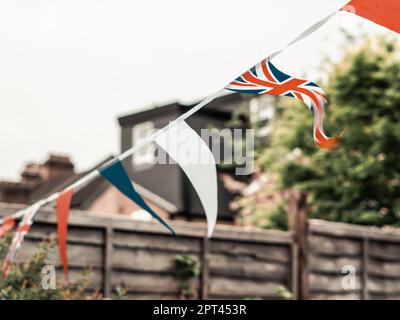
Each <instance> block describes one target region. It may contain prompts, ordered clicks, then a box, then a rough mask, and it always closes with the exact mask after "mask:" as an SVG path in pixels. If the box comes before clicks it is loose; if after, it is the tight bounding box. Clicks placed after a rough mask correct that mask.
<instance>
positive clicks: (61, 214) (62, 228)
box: [57, 189, 73, 281]
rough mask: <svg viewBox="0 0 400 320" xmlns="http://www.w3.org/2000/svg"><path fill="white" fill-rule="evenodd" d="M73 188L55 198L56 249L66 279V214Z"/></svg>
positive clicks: (67, 213)
mask: <svg viewBox="0 0 400 320" xmlns="http://www.w3.org/2000/svg"><path fill="white" fill-rule="evenodd" d="M72 192H73V190H72V189H70V190H67V191H64V192H62V193H61V194H60V195H59V197H58V199H57V231H58V249H59V252H60V259H61V264H62V266H63V270H64V276H65V279H66V280H67V281H68V258H67V232H68V216H69V208H70V206H71V198H72Z"/></svg>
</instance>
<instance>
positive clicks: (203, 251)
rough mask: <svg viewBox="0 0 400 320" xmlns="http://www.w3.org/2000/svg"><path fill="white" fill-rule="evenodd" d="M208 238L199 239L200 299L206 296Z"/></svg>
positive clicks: (204, 298)
mask: <svg viewBox="0 0 400 320" xmlns="http://www.w3.org/2000/svg"><path fill="white" fill-rule="evenodd" d="M208 241H209V240H208V238H207V237H204V238H202V239H201V275H200V299H201V300H206V299H207V298H208V276H209V274H208V259H207V256H208V250H209V248H208V247H209V242H208Z"/></svg>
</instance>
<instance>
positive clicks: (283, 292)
mask: <svg viewBox="0 0 400 320" xmlns="http://www.w3.org/2000/svg"><path fill="white" fill-rule="evenodd" d="M275 294H276V296H277V297H278V298H279V299H281V300H292V299H293V294H292V293H291V292H290V291H289V290H288V289H286V288H285V287H281V286H279V287H278V288H277V289H276V290H275Z"/></svg>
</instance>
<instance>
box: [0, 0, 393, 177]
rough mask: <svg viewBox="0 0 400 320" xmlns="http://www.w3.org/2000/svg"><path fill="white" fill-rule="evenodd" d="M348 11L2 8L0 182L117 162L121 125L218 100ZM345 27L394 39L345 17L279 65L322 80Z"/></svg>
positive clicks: (18, 4)
mask: <svg viewBox="0 0 400 320" xmlns="http://www.w3.org/2000/svg"><path fill="white" fill-rule="evenodd" d="M346 2H348V1H347V0H329V1H321V0H301V1H300V0H246V1H243V0H241V1H239V0H202V1H192V0H168V1H165V0H145V1H131V0H83V1H82V0H80V1H77V0H70V1H61V0H37V1H32V0H14V1H2V2H0V106H1V107H0V110H1V116H0V150H1V153H2V156H1V160H0V178H11V179H13V178H16V177H17V175H18V174H19V172H20V170H21V169H22V167H23V165H24V163H26V162H27V161H32V160H33V161H43V160H44V159H45V158H46V157H47V155H48V153H49V152H51V151H53V152H59V153H64V154H69V155H71V156H72V158H73V160H74V161H75V163H76V164H77V165H78V166H77V167H78V169H79V170H82V169H85V168H87V167H89V166H91V165H93V164H95V163H96V162H97V161H99V160H102V159H103V158H104V157H105V156H106V155H108V154H110V153H117V152H119V129H118V125H117V121H116V116H117V115H121V114H125V113H129V112H131V111H133V110H135V108H143V107H149V106H152V105H155V104H164V103H166V102H170V101H173V100H181V101H184V102H185V101H192V100H194V99H198V98H201V97H204V96H206V95H208V94H211V93H214V92H215V91H217V90H218V89H220V88H221V87H223V86H224V85H225V84H227V83H228V82H229V81H231V80H232V79H234V78H236V77H237V76H238V75H239V74H241V73H242V72H243V71H245V70H246V69H247V68H249V67H251V66H252V65H254V64H255V63H257V62H258V61H259V60H261V59H263V58H265V57H266V56H268V54H270V53H272V52H273V51H274V50H276V49H279V48H280V47H282V46H283V45H285V44H287V43H288V42H290V41H291V40H292V39H294V38H295V37H296V36H297V35H298V34H299V33H300V32H302V31H304V30H305V29H306V28H307V27H309V26H310V25H311V24H313V23H314V22H316V21H318V20H319V19H321V18H323V17H325V16H326V15H328V14H329V13H331V12H332V11H333V10H335V9H337V8H340V7H341V6H342V5H344V4H345V3H346ZM340 27H344V28H345V29H346V30H348V31H350V32H352V33H354V34H356V35H361V34H362V33H371V34H372V33H374V32H378V31H379V32H389V31H385V30H384V29H383V28H381V27H379V26H377V25H375V24H373V23H371V22H369V21H366V20H363V19H361V18H359V17H356V16H354V15H350V14H348V13H340V14H338V15H337V16H335V17H334V19H333V20H331V21H330V22H329V23H328V25H326V26H324V27H323V28H322V29H320V30H319V31H317V33H315V34H314V35H312V36H310V37H309V38H308V39H306V40H305V41H302V42H300V43H299V44H297V45H295V46H293V47H292V48H291V49H289V50H288V51H286V52H285V53H284V54H282V55H281V56H279V57H277V58H276V59H275V60H274V63H275V65H277V66H278V68H280V69H281V70H283V71H285V72H287V73H290V74H292V75H297V76H302V75H304V74H307V76H308V77H309V78H310V77H315V78H317V77H318V78H319V77H322V76H323V75H322V74H321V73H320V72H318V69H319V68H320V67H321V60H322V57H323V56H324V55H328V56H329V57H332V58H334V59H335V58H336V59H337V57H338V56H340V52H342V51H341V47H340V45H341V43H342V37H341V34H340V32H339V29H340ZM315 78H310V80H316V79H315Z"/></svg>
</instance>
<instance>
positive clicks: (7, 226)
mask: <svg viewBox="0 0 400 320" xmlns="http://www.w3.org/2000/svg"><path fill="white" fill-rule="evenodd" d="M14 226H15V219H14V218H12V217H6V218H4V223H3V224H2V225H1V226H0V237H2V236H4V235H5V234H6V233H7V232H8V231H10V230H12V228H14Z"/></svg>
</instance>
